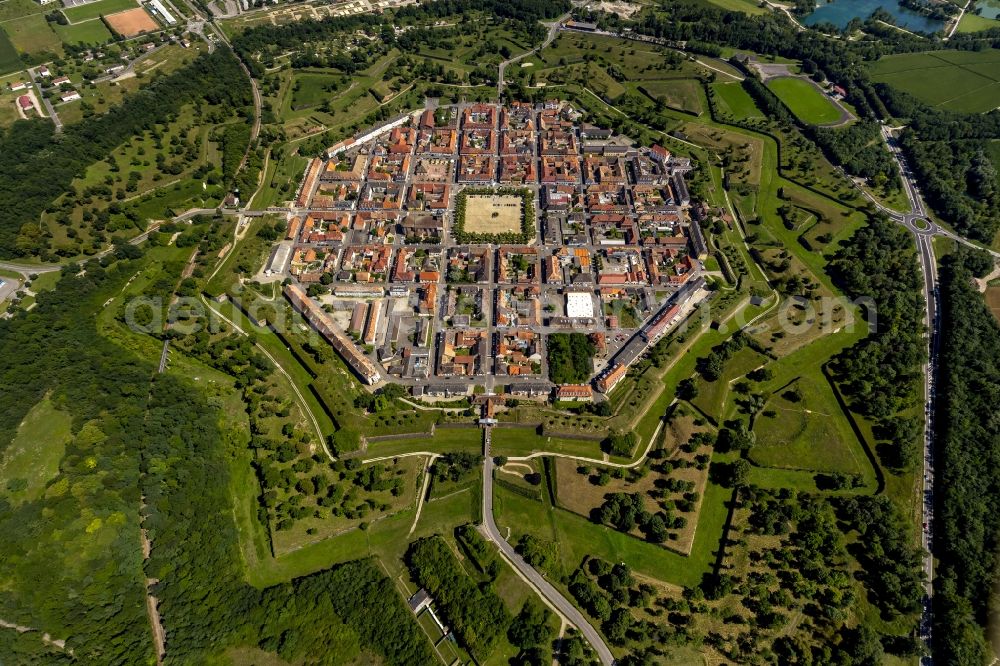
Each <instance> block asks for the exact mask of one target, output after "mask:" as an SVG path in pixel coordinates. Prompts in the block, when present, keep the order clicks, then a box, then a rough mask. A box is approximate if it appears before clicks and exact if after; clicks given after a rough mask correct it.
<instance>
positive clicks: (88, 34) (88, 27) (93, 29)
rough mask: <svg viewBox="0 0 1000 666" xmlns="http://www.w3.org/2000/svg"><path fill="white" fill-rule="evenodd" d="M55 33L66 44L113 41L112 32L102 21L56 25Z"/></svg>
mask: <svg viewBox="0 0 1000 666" xmlns="http://www.w3.org/2000/svg"><path fill="white" fill-rule="evenodd" d="M55 31H56V34H57V35H59V37H60V39H62V41H63V43H65V44H104V43H105V42H107V41H109V40H110V39H112V35H111V31H110V30H108V28H107V26H106V25H104V21H101V20H100V19H94V20H92V21H83V22H82V23H76V24H73V25H56V26H55Z"/></svg>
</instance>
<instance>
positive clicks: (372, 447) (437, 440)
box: [364, 428, 483, 460]
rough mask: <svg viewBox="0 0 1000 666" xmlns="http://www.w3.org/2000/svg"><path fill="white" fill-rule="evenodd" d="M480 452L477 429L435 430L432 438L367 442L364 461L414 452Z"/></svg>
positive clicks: (479, 433)
mask: <svg viewBox="0 0 1000 666" xmlns="http://www.w3.org/2000/svg"><path fill="white" fill-rule="evenodd" d="M482 450H483V433H482V431H481V430H480V429H479V428H437V429H436V430H435V431H434V437H414V438H412V439H409V438H407V439H391V440H386V441H381V442H378V441H376V442H369V443H368V451H367V452H366V453H365V454H364V459H365V460H370V459H371V458H380V457H382V456H398V455H400V454H403V453H413V452H415V451H430V452H431V453H448V452H452V451H470V452H481V451H482Z"/></svg>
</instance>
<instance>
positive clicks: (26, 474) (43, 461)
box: [0, 398, 82, 502]
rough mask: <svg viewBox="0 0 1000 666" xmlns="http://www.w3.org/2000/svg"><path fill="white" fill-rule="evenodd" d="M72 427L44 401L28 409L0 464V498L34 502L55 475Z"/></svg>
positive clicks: (67, 416)
mask: <svg viewBox="0 0 1000 666" xmlns="http://www.w3.org/2000/svg"><path fill="white" fill-rule="evenodd" d="M72 425H73V423H72V419H71V417H70V415H69V414H67V413H66V412H63V411H60V410H59V409H57V408H56V407H55V405H53V404H52V402H51V401H50V400H49V399H48V398H45V399H44V400H42V401H41V402H39V403H38V404H36V405H35V406H34V407H32V408H31V411H29V412H28V414H27V416H25V417H24V420H23V421H22V422H21V425H20V427H19V428H18V429H17V436H16V437H14V441H12V442H11V443H10V445H9V446H8V447H7V449H6V450H5V451H4V453H3V459H2V461H0V495H6V496H7V497H8V498H10V499H12V500H14V501H15V502H23V501H27V500H33V499H37V498H38V497H39V495H41V493H42V491H43V490H44V488H45V484H46V483H48V481H49V480H50V479H53V478H55V476H56V475H57V474H58V473H59V461H60V460H61V459H62V457H63V454H64V453H65V451H66V444H67V443H68V442H69V440H70V438H71V435H70V426H72ZM81 435H82V433H81Z"/></svg>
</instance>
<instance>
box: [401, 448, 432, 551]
mask: <svg viewBox="0 0 1000 666" xmlns="http://www.w3.org/2000/svg"><path fill="white" fill-rule="evenodd" d="M437 457H438V454H436V453H435V454H432V455H430V456H428V457H427V463H426V464H425V465H424V470H423V472H424V482H423V484H421V486H420V494H419V495H417V515H415V516H413V524H412V525H410V531H409V532H407V533H406V536H410V535H411V534H413V530H415V529H417V521H419V520H420V512H421V511H423V510H424V498H425V497H427V489H428V488H429V487H430V485H431V469H430V467H431V465H433V464H434V460H435V459H436V458H437Z"/></svg>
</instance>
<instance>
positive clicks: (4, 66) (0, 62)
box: [0, 30, 24, 74]
mask: <svg viewBox="0 0 1000 666" xmlns="http://www.w3.org/2000/svg"><path fill="white" fill-rule="evenodd" d="M23 67H24V63H23V62H21V58H20V56H18V55H17V49H16V48H14V44H13V43H12V42H11V41H10V37H8V36H7V33H6V32H4V31H3V30H0V74H9V73H10V72H16V71H18V70H19V69H22V68H23Z"/></svg>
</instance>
